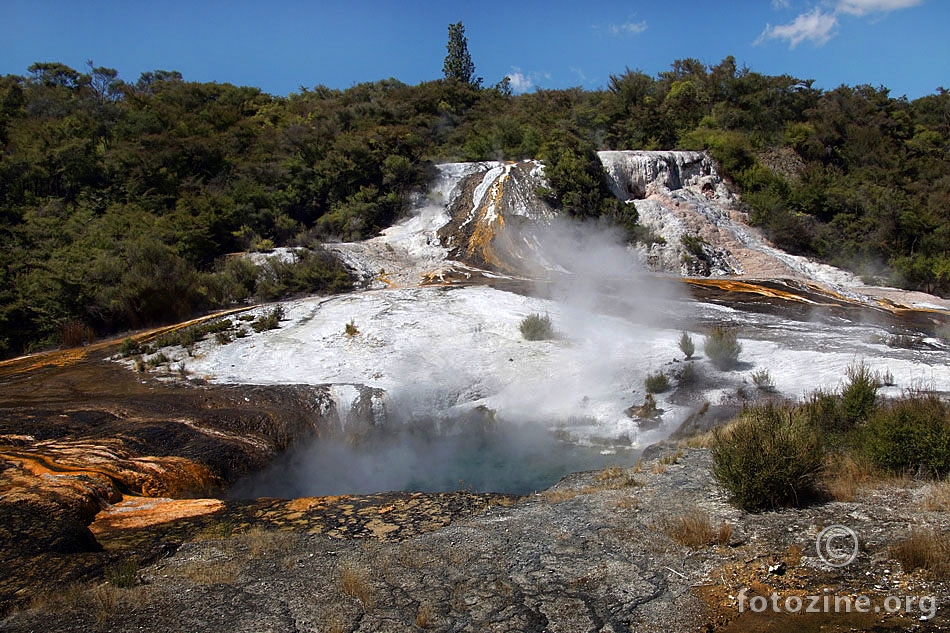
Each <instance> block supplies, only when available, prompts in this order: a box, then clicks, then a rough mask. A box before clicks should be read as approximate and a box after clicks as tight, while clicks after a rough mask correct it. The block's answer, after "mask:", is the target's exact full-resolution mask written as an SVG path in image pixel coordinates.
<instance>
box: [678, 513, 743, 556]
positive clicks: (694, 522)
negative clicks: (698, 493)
mask: <svg viewBox="0 0 950 633" xmlns="http://www.w3.org/2000/svg"><path fill="white" fill-rule="evenodd" d="M663 532H664V533H665V534H666V535H667V536H668V537H670V538H671V539H673V540H674V541H676V542H677V543H679V544H680V545H685V546H686V547H689V548H690V549H699V548H701V547H705V546H707V545H726V544H728V543H729V540H730V539H731V538H732V526H731V525H730V524H728V523H721V524H720V525H719V527H718V528H714V527H713V525H712V523H711V522H710V520H709V515H708V514H707V513H705V512H702V511H699V510H697V511H694V512H690V513H687V514H682V515H680V516H678V517H674V518H672V519H670V520H669V521H667V522H666V523H665V525H664V526H663Z"/></svg>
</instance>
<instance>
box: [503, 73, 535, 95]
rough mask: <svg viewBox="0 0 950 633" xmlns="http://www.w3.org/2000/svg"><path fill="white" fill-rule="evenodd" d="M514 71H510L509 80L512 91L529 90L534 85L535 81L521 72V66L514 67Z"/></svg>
mask: <svg viewBox="0 0 950 633" xmlns="http://www.w3.org/2000/svg"><path fill="white" fill-rule="evenodd" d="M512 70H513V71H514V72H510V73H508V81H509V82H510V84H509V85H510V86H511V91H512V92H514V93H518V94H520V93H522V92H527V91H528V90H530V89H531V87H532V86H534V82H533V81H531V78H530V77H528V76H527V75H525V74H524V73H522V72H521V69H520V68H513V69H512Z"/></svg>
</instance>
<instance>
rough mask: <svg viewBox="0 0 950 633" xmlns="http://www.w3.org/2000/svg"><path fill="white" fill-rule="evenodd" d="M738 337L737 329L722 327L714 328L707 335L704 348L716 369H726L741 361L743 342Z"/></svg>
mask: <svg viewBox="0 0 950 633" xmlns="http://www.w3.org/2000/svg"><path fill="white" fill-rule="evenodd" d="M737 339H738V337H737V335H736V332H735V330H731V329H728V328H722V327H717V328H713V329H712V331H710V332H709V334H708V335H707V336H706V343H705V345H704V347H703V350H704V351H705V353H706V357H707V358H709V360H710V362H712V364H713V365H714V366H715V367H716V369H720V370H722V371H726V370H729V369H732V368H733V367H735V366H736V364H737V363H738V362H739V354H740V353H741V352H742V344H741V343H739V341H738V340H737Z"/></svg>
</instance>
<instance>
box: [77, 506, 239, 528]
mask: <svg viewBox="0 0 950 633" xmlns="http://www.w3.org/2000/svg"><path fill="white" fill-rule="evenodd" d="M223 507H224V503H223V502H222V501H221V500H220V499H166V498H152V497H125V498H123V499H122V501H120V502H119V503H116V504H115V505H112V506H110V507H109V508H107V509H105V510H103V511H102V512H100V513H99V514H97V515H96V518H95V520H94V521H93V522H92V524H91V525H90V526H89V529H90V530H91V531H92V533H93V534H95V535H99V534H103V533H106V532H115V531H119V530H132V529H139V528H143V527H148V526H150V525H158V524H160V523H167V522H169V521H175V520H177V519H187V518H191V517H197V516H203V515H206V514H213V513H215V512H217V511H219V510H220V509H221V508H223Z"/></svg>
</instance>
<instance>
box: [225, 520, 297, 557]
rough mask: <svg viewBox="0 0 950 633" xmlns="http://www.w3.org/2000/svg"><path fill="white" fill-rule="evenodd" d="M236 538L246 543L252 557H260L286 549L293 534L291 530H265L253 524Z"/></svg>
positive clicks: (292, 538)
mask: <svg viewBox="0 0 950 633" xmlns="http://www.w3.org/2000/svg"><path fill="white" fill-rule="evenodd" d="M238 539H239V541H240V542H243V543H244V544H245V545H247V550H248V553H249V554H250V555H251V557H252V558H261V557H263V556H264V555H266V554H274V553H277V552H280V551H283V550H285V549H287V547H288V546H289V545H290V543H291V542H292V541H293V540H294V535H293V533H291V532H286V531H280V530H267V529H264V528H262V527H259V526H255V527H252V528H251V529H249V530H248V531H247V532H245V533H244V534H242V535H241V536H240V537H238Z"/></svg>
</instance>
